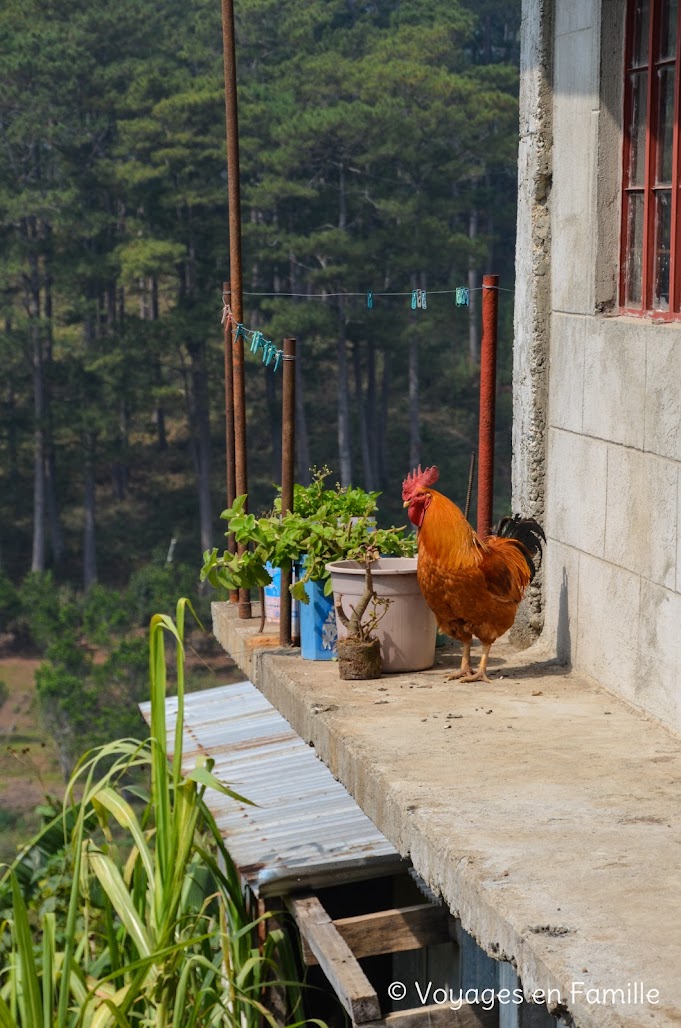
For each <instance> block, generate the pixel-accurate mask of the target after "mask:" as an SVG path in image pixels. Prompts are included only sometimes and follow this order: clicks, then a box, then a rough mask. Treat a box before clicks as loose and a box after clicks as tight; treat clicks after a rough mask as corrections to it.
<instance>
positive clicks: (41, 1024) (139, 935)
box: [0, 600, 302, 1028]
mask: <svg viewBox="0 0 681 1028" xmlns="http://www.w3.org/2000/svg"><path fill="white" fill-rule="evenodd" d="M186 606H187V602H186V601H185V600H180V601H179V603H178V605H177V613H176V620H175V622H173V620H172V619H171V618H169V617H167V616H165V615H156V616H155V617H153V618H152V621H151V626H150V639H149V655H150V684H151V735H150V737H149V738H148V739H147V740H146V741H145V742H137V741H135V740H120V741H118V742H115V743H111V744H109V745H107V746H103V747H101V748H100V749H98V750H96V751H94V752H93V753H91V754H88V755H86V756H85V757H84V758H83V759H82V761H81V763H80V765H79V767H78V768H77V769H76V772H75V773H74V776H73V778H72V780H71V782H70V785H69V789H68V791H67V796H66V799H65V802H64V810H63V812H62V815H61V818H62V825H63V828H64V830H65V833H66V843H67V845H66V848H65V868H64V874H66V875H70V879H71V886H70V893H69V902H68V909H66V910H65V911H63V912H62V913H61V914H60V913H59V912H55V911H47V912H44V913H43V914H42V915H41V917H40V921H39V924H37V925H36V924H35V921H34V923H32V921H31V917H32V912H31V910H30V908H29V906H28V905H27V903H26V900H25V898H24V893H23V891H22V885H21V881H20V874H18V873H17V872H20V871H21V869H22V868H23V869H24V870H25V868H26V853H25V852H24V853H23V854H20V856H19V858H18V859H17V861H16V862H15V864H14V865H13V866H12V868H10V869H9V870H8V871H7V873H6V875H5V878H4V882H5V884H6V885H7V886H8V887H9V889H10V890H11V911H12V912H11V916H10V917H9V918H8V919H7V921H6V922H5V924H4V925H0V933H1V932H6V933H8V935H9V938H10V947H9V955H8V959H7V960H6V966H5V967H4V968H3V969H2V970H0V1028H110V1026H111V1028H113V1026H120V1028H133V1026H134V1028H142V1026H149V1028H151V1026H153V1028H199V1026H200V1028H222V1026H226V1028H232V1026H233V1028H237V1026H238V1028H251V1026H253V1028H256V1026H258V1028H260V1026H261V1025H262V1024H263V1023H268V1024H270V1025H271V1026H272V1028H274V1026H276V1025H278V1024H280V1023H282V1022H281V1021H280V1020H277V1018H275V1016H274V1015H273V1014H272V1013H271V1012H270V1010H269V1009H268V1006H267V1003H266V998H267V990H268V988H272V987H273V986H276V987H278V988H279V989H280V990H282V991H284V992H285V993H286V995H287V998H288V1009H289V1012H290V1013H289V1016H288V1017H287V1019H286V1023H287V1024H294V1023H295V1024H299V1023H302V1022H301V1021H300V1016H301V1014H300V1010H301V1004H300V988H299V985H298V984H297V982H296V980H295V962H294V960H293V954H292V952H291V950H290V946H289V942H288V939H287V936H286V935H285V933H284V932H283V931H282V930H281V929H280V928H272V927H271V926H270V925H268V924H265V925H264V926H262V928H261V931H260V935H261V936H262V935H263V934H264V936H265V937H264V942H263V941H260V942H258V940H257V939H256V934H255V932H256V929H257V928H258V926H259V925H260V923H261V921H262V920H263V919H264V920H266V919H267V917H268V915H264V918H258V917H256V916H254V915H253V913H252V911H251V909H250V907H249V902H248V900H247V897H246V896H245V894H244V893H243V891H242V888H241V883H240V880H239V875H238V872H237V871H236V868H235V867H234V864H233V862H232V861H231V858H230V856H229V853H228V852H227V851H226V849H225V847H224V844H223V841H222V839H221V837H220V833H219V831H218V829H217V827H216V825H215V822H214V821H213V818H212V817H211V815H210V813H209V811H208V809H207V807H206V804H205V801H204V794H205V792H206V789H217V790H219V791H221V792H223V793H225V794H227V795H229V796H232V797H233V798H234V799H238V800H240V801H242V802H243V797H240V796H238V795H237V794H236V793H234V792H232V791H231V790H230V789H229V788H228V787H227V786H226V785H224V784H223V783H221V782H219V781H218V780H217V779H216V778H215V776H214V775H213V774H212V770H211V762H210V761H209V760H205V759H204V760H203V761H200V762H198V763H197V765H196V766H195V767H194V769H193V770H192V771H191V772H189V773H188V774H183V771H182V721H183V706H184V652H183V644H182V640H183V635H184V620H185V609H186ZM166 633H169V634H170V635H171V636H173V637H174V639H175V642H176V650H177V694H178V714H177V722H176V730H175V739H174V747H173V758H172V761H171V762H169V761H168V759H167V757H166V741H167V740H166V720H165V700H166V661H165V634H166ZM140 769H148V771H149V772H150V781H151V786H150V792H149V794H148V796H146V797H145V798H144V799H145V802H144V804H143V809H142V811H141V812H140V811H139V806H140V805H139V804H133V803H132V802H129V800H128V799H127V798H126V789H127V794H129V793H130V792H131V791H132V792H134V793H136V794H137V796H140V797H141V795H142V792H141V790H140V789H133V790H131V788H130V778H131V775H134V773H135V772H136V771H137V772H138V771H139V770H140ZM77 796H79V797H80V798H79V799H76V797H77ZM46 831H51V832H52V833H54V822H53V823H51V825H49V826H47V828H46ZM35 842H36V840H34V843H35ZM0 884H2V883H0Z"/></svg>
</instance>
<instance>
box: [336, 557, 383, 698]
mask: <svg viewBox="0 0 681 1028" xmlns="http://www.w3.org/2000/svg"><path fill="white" fill-rule="evenodd" d="M378 556H379V553H378V550H377V549H376V548H375V547H374V546H367V547H365V551H364V554H363V556H362V558H361V560H360V561H358V563H360V564H362V565H363V566H364V590H363V592H362V594H361V596H360V597H359V598H358V599H357V601H356V602H355V604H354V606H352V607H351V608H350V610H351V613H350V615H349V616H348V615H347V614H346V613H345V610H344V608H343V596H342V595H341V596H339V597H338V598H337V601H336V615H337V617H338V620H339V621H340V623H341V624H342V625H343V627H344V628H345V631H346V635H345V637H344V638H343V639H339V641H338V667H339V670H340V677H341V678H342V679H343V680H344V681H353V680H354V681H356V680H360V679H361V680H366V679H371V678H380V677H381V644H380V641H379V640H378V638H377V637H376V635H375V634H374V633H375V631H376V628H377V627H378V624H379V622H380V621H381V619H382V618H383V617H384V616H385V614H386V613H387V610H388V607H389V605H390V602H391V601H390V600H389V599H387V598H386V597H378V596H377V595H376V590H375V589H374V583H373V579H372V576H371V565H372V563H373V561H375V560H377V559H378ZM370 605H371V609H370ZM365 615H366V617H365Z"/></svg>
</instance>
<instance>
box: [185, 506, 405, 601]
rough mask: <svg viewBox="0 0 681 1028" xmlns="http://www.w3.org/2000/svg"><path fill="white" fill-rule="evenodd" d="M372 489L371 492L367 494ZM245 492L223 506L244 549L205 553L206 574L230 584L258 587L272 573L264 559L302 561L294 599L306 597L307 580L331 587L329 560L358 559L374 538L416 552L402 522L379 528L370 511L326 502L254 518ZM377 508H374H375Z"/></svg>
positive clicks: (381, 548) (284, 564) (389, 547)
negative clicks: (307, 510) (342, 509)
mask: <svg viewBox="0 0 681 1028" xmlns="http://www.w3.org/2000/svg"><path fill="white" fill-rule="evenodd" d="M365 495H369V494H365ZM245 503H246V497H245V496H240V497H238V498H237V499H236V500H235V502H234V505H233V506H232V507H230V508H228V509H227V510H226V511H224V512H223V514H222V517H223V518H225V519H226V520H227V528H228V532H230V533H231V532H233V533H234V536H235V538H236V541H237V543H241V544H243V545H244V546H245V547H247V549H245V551H244V552H243V553H242V554H233V553H230V552H229V551H225V552H224V553H222V554H220V553H219V552H218V550H217V548H216V547H215V548H213V550H207V551H206V553H204V564H203V568H202V569H201V578H202V580H205V579H207V580H208V581H209V582H210V583H211V585H214V586H222V587H224V588H227V589H240V588H246V589H250V588H254V587H257V586H264V585H268V584H269V583H270V582H271V581H272V578H271V575H270V574H269V572H268V571H267V568H266V564H268V563H269V564H271V565H272V566H273V567H280V568H290V567H291V566H292V565H293V564H294V563H296V562H298V561H302V562H303V564H302V571H301V577H300V578H299V580H298V581H297V582H295V583H294V584H293V585H292V586H291V592H292V594H293V596H294V598H295V599H297V600H301V601H302V602H303V603H308V602H309V600H308V597H307V594H306V592H305V583H306V582H308V581H323V582H324V591H325V593H326V595H329V594H330V593H331V591H332V588H331V579H330V576H329V573H328V571H327V570H326V565H327V564H329V563H331V562H332V561H335V560H354V559H360V558H361V556H362V554H363V553H364V550H365V548H366V546H367V544H369V543H371V544H372V545H373V546H374V547H375V548H376V549H377V550H378V552H380V553H382V554H383V555H384V556H402V557H407V556H413V555H414V553H415V552H416V539H415V537H414V536H413V535H412V534H407V533H406V529H405V528H404V527H401V528H377V526H376V523H375V521H374V519H373V517H372V516H370V515H364V516H360V517H357V516H355V515H350V514H348V513H344V514H339V513H338V512H337V511H336V510H334V509H333V508H332V506H327V505H326V504H322V505H321V506H320V507H318V508H317V509H316V510H315V512H314V514H313V515H310V516H305V515H303V514H301V513H299V512H297V511H295V510H294V511H293V512H291V511H288V512H287V513H286V514H284V515H281V514H277V513H272V514H269V515H267V516H265V517H262V518H256V517H255V515H253V514H247V513H246V512H245V510H244V507H245ZM372 509H373V508H372Z"/></svg>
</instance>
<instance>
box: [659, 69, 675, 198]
mask: <svg viewBox="0 0 681 1028" xmlns="http://www.w3.org/2000/svg"><path fill="white" fill-rule="evenodd" d="M657 75H658V83H659V99H658V104H659V107H658V122H657V141H656V146H657V158H656V162H655V165H656V169H655V179H656V182H657V183H659V184H662V183H664V184H665V185H666V184H667V183H671V180H672V140H673V134H674V68H673V67H671V68H660V70H659V71H658V73H657Z"/></svg>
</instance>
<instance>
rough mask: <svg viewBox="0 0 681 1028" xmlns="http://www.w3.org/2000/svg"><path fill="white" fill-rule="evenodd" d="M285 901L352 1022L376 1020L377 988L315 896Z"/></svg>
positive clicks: (378, 1012)
mask: <svg viewBox="0 0 681 1028" xmlns="http://www.w3.org/2000/svg"><path fill="white" fill-rule="evenodd" d="M287 903H288V908H289V910H290V911H291V914H292V915H293V918H294V920H295V922H296V924H297V925H298V928H299V930H300V934H301V936H302V937H303V939H304V940H305V941H306V943H307V945H308V947H309V949H310V950H311V952H312V953H313V954H314V956H315V957H316V958H317V962H318V963H319V966H320V967H321V969H322V971H323V972H324V974H325V975H326V977H327V978H328V980H329V984H330V985H331V987H332V988H333V990H334V992H335V993H336V995H337V996H338V998H339V1000H340V1001H341V1003H342V1004H343V1006H344V1007H345V1009H346V1010H347V1012H348V1014H349V1015H350V1018H351V1019H352V1022H353V1024H362V1025H363V1024H365V1023H366V1022H367V1021H376V1020H378V1018H380V1016H381V1008H380V1004H379V1002H378V996H377V995H376V990H375V989H374V988H373V986H372V985H371V982H370V981H369V979H368V978H367V976H366V975H365V974H364V971H363V970H362V968H361V967H360V966H359V964H358V963H357V960H356V959H355V957H354V956H353V954H352V951H351V949H350V947H349V946H348V944H347V942H345V940H344V939H343V937H342V936H341V934H340V932H339V931H338V929H337V928H336V926H335V925H334V923H333V921H332V920H331V918H330V917H329V915H328V914H327V912H326V911H325V910H324V907H323V906H322V904H321V903H320V902H319V900H318V899H317V897H316V896H304V897H290V898H289V899H288V901H287Z"/></svg>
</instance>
